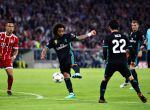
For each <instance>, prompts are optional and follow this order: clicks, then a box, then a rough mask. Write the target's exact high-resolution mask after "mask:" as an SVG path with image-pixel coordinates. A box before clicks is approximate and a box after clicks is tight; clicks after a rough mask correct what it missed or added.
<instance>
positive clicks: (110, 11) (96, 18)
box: [0, 0, 150, 48]
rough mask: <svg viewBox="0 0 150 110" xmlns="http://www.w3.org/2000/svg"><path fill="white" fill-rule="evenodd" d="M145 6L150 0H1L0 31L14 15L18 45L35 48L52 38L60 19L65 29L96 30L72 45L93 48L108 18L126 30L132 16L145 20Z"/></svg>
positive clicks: (98, 42) (101, 36)
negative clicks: (93, 35) (87, 37)
mask: <svg viewBox="0 0 150 110" xmlns="http://www.w3.org/2000/svg"><path fill="white" fill-rule="evenodd" d="M149 6H150V0H144V1H143V0H128V1H126V0H115V1H113V0H63V2H62V1H61V0H1V1H0V31H2V30H4V27H5V25H4V24H5V20H6V19H7V18H8V17H14V18H15V21H16V22H17V28H16V34H17V35H18V37H19V39H20V47H21V48H39V47H43V46H44V45H45V44H46V43H45V42H47V41H48V40H49V39H51V38H52V26H53V25H54V24H56V23H58V22H62V23H64V24H66V30H67V32H77V33H78V34H83V33H85V32H87V31H89V30H87V29H89V28H90V29H93V28H94V29H96V30H97V32H98V34H97V37H95V38H92V39H90V38H89V39H87V40H86V41H85V42H82V43H80V44H75V46H77V48H97V47H100V46H101V43H102V39H103V37H104V36H105V35H106V33H107V30H106V26H107V22H108V21H109V20H110V19H114V18H116V19H118V20H119V22H120V24H121V29H123V30H124V31H125V32H128V31H129V23H130V21H131V19H133V18H136V19H140V20H142V21H144V24H147V23H149V19H150V14H148V13H150V7H149ZM141 28H142V29H143V28H144V25H143V24H142V25H141Z"/></svg>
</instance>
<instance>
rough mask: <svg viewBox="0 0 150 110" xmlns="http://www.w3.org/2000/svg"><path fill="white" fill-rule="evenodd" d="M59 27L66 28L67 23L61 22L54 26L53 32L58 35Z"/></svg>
mask: <svg viewBox="0 0 150 110" xmlns="http://www.w3.org/2000/svg"><path fill="white" fill-rule="evenodd" d="M58 28H64V29H65V25H64V24H61V23H59V24H56V25H55V26H54V28H53V33H54V35H57V31H58Z"/></svg>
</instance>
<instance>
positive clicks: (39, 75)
mask: <svg viewBox="0 0 150 110" xmlns="http://www.w3.org/2000/svg"><path fill="white" fill-rule="evenodd" d="M56 71H59V70H58V69H57V70H56V69H16V70H14V77H15V81H14V85H13V90H14V93H13V96H7V94H6V88H7V83H6V82H7V76H6V74H5V71H4V70H0V110H150V101H148V103H146V104H143V103H142V102H141V101H140V100H139V99H138V97H137V95H136V93H135V92H134V91H133V90H129V87H130V86H128V87H127V88H124V89H120V88H119V85H120V84H121V83H122V82H123V81H124V79H123V78H122V77H121V75H120V74H118V73H116V74H114V76H113V77H112V79H111V80H110V82H109V84H108V88H107V91H106V100H107V101H108V103H107V104H99V103H97V102H98V97H99V85H100V82H101V80H102V79H103V73H104V70H103V69H90V68H89V69H81V73H82V75H83V79H81V80H79V79H72V81H73V86H74V91H75V93H76V99H74V100H65V98H64V97H65V96H66V95H68V93H67V90H66V88H65V84H64V82H63V83H60V84H57V83H54V82H53V81H52V73H54V72H56ZM137 71H138V75H139V79H140V85H141V89H142V91H143V93H144V94H145V96H146V97H147V98H148V99H150V94H147V92H150V85H149V84H150V69H141V70H137ZM20 92H24V93H20ZM29 93H32V94H38V95H42V96H43V97H44V99H37V96H34V95H31V94H29Z"/></svg>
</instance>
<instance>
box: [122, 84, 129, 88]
mask: <svg viewBox="0 0 150 110" xmlns="http://www.w3.org/2000/svg"><path fill="white" fill-rule="evenodd" d="M129 84H130V83H123V84H121V85H120V88H125V87H126V86H128V85H129Z"/></svg>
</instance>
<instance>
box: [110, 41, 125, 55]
mask: <svg viewBox="0 0 150 110" xmlns="http://www.w3.org/2000/svg"><path fill="white" fill-rule="evenodd" d="M112 43H113V44H114V46H113V48H112V49H113V53H125V52H126V50H125V49H124V47H125V46H126V40H125V39H119V40H117V39H114V40H112Z"/></svg>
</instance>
